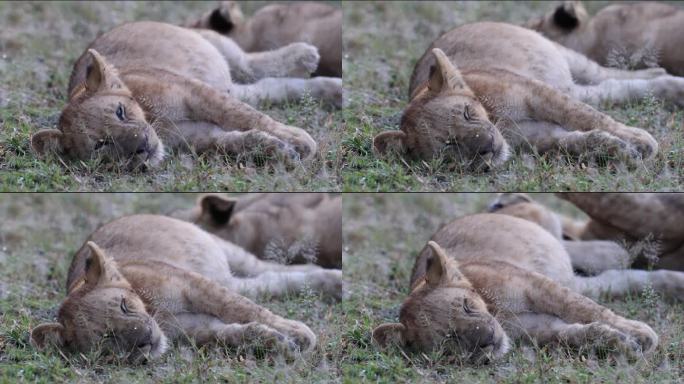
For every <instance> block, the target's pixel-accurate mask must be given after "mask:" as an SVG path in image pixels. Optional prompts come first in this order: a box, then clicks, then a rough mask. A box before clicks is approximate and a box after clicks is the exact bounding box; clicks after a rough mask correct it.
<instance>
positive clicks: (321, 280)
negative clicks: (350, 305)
mask: <svg viewBox="0 0 684 384" xmlns="http://www.w3.org/2000/svg"><path fill="white" fill-rule="evenodd" d="M313 275H314V276H313V279H312V280H314V281H313V284H312V288H314V289H316V290H317V291H319V292H321V293H322V294H324V295H325V296H327V297H329V298H332V299H333V300H335V301H340V300H342V271H340V270H336V269H324V270H321V271H317V272H314V274H313Z"/></svg>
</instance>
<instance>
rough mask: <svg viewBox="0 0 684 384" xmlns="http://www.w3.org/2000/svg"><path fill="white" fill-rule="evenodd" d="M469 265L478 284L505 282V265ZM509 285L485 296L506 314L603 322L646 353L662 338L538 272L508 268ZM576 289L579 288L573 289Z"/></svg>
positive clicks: (491, 289)
mask: <svg viewBox="0 0 684 384" xmlns="http://www.w3.org/2000/svg"><path fill="white" fill-rule="evenodd" d="M497 267H498V268H493V267H492V266H491V265H486V264H485V265H478V264H475V263H473V264H469V265H467V266H464V267H463V268H462V270H463V272H464V273H466V274H467V275H468V278H469V279H470V280H471V281H473V282H474V284H475V285H477V283H476V282H478V281H480V282H486V281H494V282H497V281H501V270H502V267H501V266H497ZM507 268H509V271H508V276H507V278H506V283H505V284H495V285H492V286H487V287H486V292H485V294H484V296H486V297H489V298H490V300H492V301H494V302H496V303H497V305H498V306H499V307H500V310H501V311H502V314H503V315H505V312H508V311H511V312H513V313H511V315H513V316H515V314H519V313H524V312H533V313H540V314H547V315H552V316H555V317H558V318H559V319H561V320H563V321H564V322H566V323H569V324H574V323H579V324H590V323H595V322H599V323H603V324H607V325H609V326H610V327H612V328H615V329H617V330H619V331H622V332H624V333H626V334H628V335H630V336H632V337H633V338H635V339H636V340H637V341H638V342H639V344H640V345H641V348H642V350H643V351H644V352H646V353H650V352H652V351H653V350H654V349H655V347H656V346H657V345H658V335H657V334H656V333H655V332H654V331H653V329H651V327H649V326H648V325H646V324H645V323H642V322H639V321H634V320H629V319H626V318H624V317H622V316H619V315H617V314H615V313H614V312H613V311H611V310H610V309H608V308H606V307H604V306H602V305H600V304H598V303H596V302H595V301H593V300H591V299H590V298H588V297H586V296H584V295H582V294H580V293H577V292H575V291H574V290H572V289H570V288H568V287H564V286H562V285H560V284H558V283H557V282H556V281H554V280H551V279H550V278H548V277H546V276H544V275H542V274H540V273H536V272H532V271H528V270H524V269H520V268H517V267H513V266H508V267H507ZM573 288H576V287H573Z"/></svg>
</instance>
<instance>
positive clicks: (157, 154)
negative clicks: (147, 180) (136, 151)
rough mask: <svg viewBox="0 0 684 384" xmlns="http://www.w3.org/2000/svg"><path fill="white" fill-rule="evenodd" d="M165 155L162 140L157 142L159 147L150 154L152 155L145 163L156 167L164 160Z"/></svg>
mask: <svg viewBox="0 0 684 384" xmlns="http://www.w3.org/2000/svg"><path fill="white" fill-rule="evenodd" d="M164 155H165V154H164V144H162V142H161V141H160V142H159V143H158V144H157V148H156V149H155V150H154V153H152V154H151V155H150V157H149V158H148V159H147V160H146V161H145V163H146V164H147V165H148V166H149V167H151V168H156V167H158V166H159V164H161V162H162V161H163V160H164Z"/></svg>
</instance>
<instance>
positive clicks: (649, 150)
mask: <svg viewBox="0 0 684 384" xmlns="http://www.w3.org/2000/svg"><path fill="white" fill-rule="evenodd" d="M628 128H629V129H630V131H631V133H632V136H633V137H632V138H629V139H628V140H629V142H630V143H631V144H632V145H633V146H634V148H636V150H637V151H639V154H641V158H642V159H644V160H648V159H652V158H653V157H654V156H655V155H656V154H657V153H658V142H657V141H656V139H654V138H653V136H651V135H650V134H649V133H648V132H646V131H644V130H643V129H641V128H635V127H628Z"/></svg>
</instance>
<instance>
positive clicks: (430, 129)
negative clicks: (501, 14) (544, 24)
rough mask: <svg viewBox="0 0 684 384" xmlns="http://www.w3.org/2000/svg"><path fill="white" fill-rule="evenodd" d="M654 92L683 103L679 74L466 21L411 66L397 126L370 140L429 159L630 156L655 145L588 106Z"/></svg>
mask: <svg viewBox="0 0 684 384" xmlns="http://www.w3.org/2000/svg"><path fill="white" fill-rule="evenodd" d="M650 92H652V93H653V94H655V95H656V96H658V97H661V98H664V99H665V100H667V101H670V102H673V103H678V104H680V105H681V104H682V103H684V101H683V100H684V79H681V78H676V77H673V76H668V75H665V74H664V71H663V70H662V69H649V70H642V71H621V70H616V69H610V68H603V67H600V66H599V65H598V64H596V63H594V62H592V61H590V60H588V59H587V58H586V57H584V56H582V55H581V54H578V53H576V52H574V51H572V50H570V49H567V48H564V47H562V46H560V45H559V44H556V43H554V42H552V41H550V40H548V39H546V38H544V37H543V36H541V35H540V34H538V33H536V32H534V31H531V30H529V29H525V28H522V27H518V26H514V25H510V24H503V23H493V22H477V23H472V24H466V25H463V26H460V27H457V28H455V29H452V30H451V31H449V32H446V33H445V34H443V35H442V36H441V37H439V38H438V39H437V40H435V41H434V42H433V43H432V44H431V45H430V47H429V48H428V50H427V51H426V52H425V54H424V55H423V56H422V57H421V58H420V60H419V61H418V63H417V64H416V66H415V69H414V71H413V75H412V77H411V83H410V88H409V94H410V102H409V105H408V106H407V107H406V109H405V110H404V113H403V116H402V120H401V130H400V131H390V132H383V133H381V134H379V135H378V136H376V138H375V139H374V147H375V149H376V150H377V151H378V152H380V153H384V152H387V151H388V150H397V151H399V152H400V153H404V154H407V155H410V156H413V157H417V158H421V159H430V158H432V157H434V156H437V155H440V154H443V155H445V156H446V157H447V158H454V159H456V160H458V161H459V162H465V163H466V164H469V165H471V166H476V167H479V166H481V165H483V164H486V165H488V166H496V165H499V164H501V163H503V162H504V161H505V160H506V159H507V157H508V153H509V146H512V147H522V148H531V149H533V150H535V151H538V152H540V153H543V152H547V151H561V152H563V153H566V154H568V155H570V156H573V157H591V158H594V157H609V158H611V159H621V160H625V161H628V162H629V163H632V162H633V161H634V160H635V159H638V158H651V157H653V156H654V155H655V154H656V152H657V148H658V144H657V142H656V141H655V140H654V139H653V137H651V135H650V134H649V133H648V132H646V131H645V130H643V129H640V128H634V127H629V126H626V125H625V124H622V123H620V122H618V121H615V120H614V119H612V118H611V117H610V116H608V115H606V114H603V113H601V112H599V111H597V110H596V109H594V108H593V107H592V106H596V105H598V104H599V103H600V102H602V101H610V102H615V103H622V102H626V101H628V100H632V99H635V98H641V97H643V96H645V95H647V94H649V93H650Z"/></svg>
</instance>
